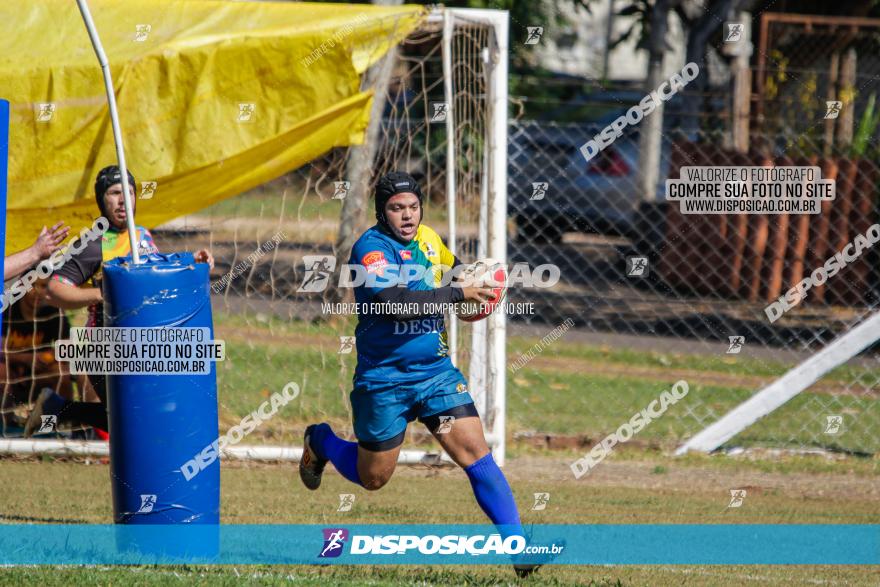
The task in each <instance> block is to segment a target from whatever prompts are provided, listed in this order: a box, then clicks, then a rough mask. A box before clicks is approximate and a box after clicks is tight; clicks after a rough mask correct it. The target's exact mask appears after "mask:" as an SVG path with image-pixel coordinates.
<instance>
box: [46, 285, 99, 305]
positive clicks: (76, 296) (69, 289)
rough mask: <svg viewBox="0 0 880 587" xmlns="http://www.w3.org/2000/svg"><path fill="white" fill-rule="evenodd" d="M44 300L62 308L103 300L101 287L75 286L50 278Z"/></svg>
mask: <svg viewBox="0 0 880 587" xmlns="http://www.w3.org/2000/svg"><path fill="white" fill-rule="evenodd" d="M46 301H47V302H48V303H49V305H51V306H55V307H56V308H61V309H62V310H75V309H77V308H84V307H86V306H90V305H92V304H97V303H100V302H103V301H104V298H103V296H102V295H101V289H100V288H97V287H83V288H80V287H77V286H75V285H70V284H67V283H64V282H62V281H57V280H55V279H52V280H51V281H49V287H47V288H46Z"/></svg>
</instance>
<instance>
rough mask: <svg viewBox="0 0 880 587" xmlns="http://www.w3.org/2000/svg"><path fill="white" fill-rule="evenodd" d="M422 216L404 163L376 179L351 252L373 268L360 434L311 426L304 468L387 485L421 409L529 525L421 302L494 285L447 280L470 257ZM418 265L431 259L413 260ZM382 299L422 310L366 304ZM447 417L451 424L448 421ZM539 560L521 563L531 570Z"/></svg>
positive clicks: (360, 292)
mask: <svg viewBox="0 0 880 587" xmlns="http://www.w3.org/2000/svg"><path fill="white" fill-rule="evenodd" d="M421 219H422V192H421V189H420V188H419V185H418V183H417V182H416V181H415V179H413V177H412V176H410V175H408V174H406V173H398V172H394V173H389V174H387V175H385V176H383V177H382V178H381V179H380V180H379V182H378V184H377V186H376V220H377V223H376V225H375V226H373V227H372V228H370V229H369V230H367V231H366V232H365V233H364V234H363V235H362V236H361V237H360V238H359V239H358V241H357V242H356V243H355V244H354V246H353V247H352V250H351V258H350V260H349V264H350V265H361V266H362V267H363V268H364V271H365V274H366V276H367V281H366V283H365V284H364V285H360V286H358V287H356V288H355V301H356V302H358V308H359V310H361V311H360V312H359V314H358V325H357V328H356V329H355V337H356V340H357V368H356V370H355V375H354V385H353V389H354V391H352V392H351V396H350V397H351V407H352V416H353V424H354V432H355V436H356V437H357V442H349V441H346V440H343V439H341V438H339V437H338V436H336V435H335V434H334V433H333V430H332V429H331V428H330V426H329V425H328V424H326V423H321V424H315V425H312V426H309V427H308V428H306V431H305V437H304V439H303V447H304V449H303V456H302V459H301V461H300V465H299V473H300V478H301V479H302V482H303V484H305V486H306V487H308V488H309V489H317V488H318V487H319V486H320V484H321V475H322V474H323V472H324V467H325V466H326V464H327V462H328V461H329V462H331V463H333V465H334V466H335V467H336V470H337V471H339V473H340V474H342V476H343V477H345V478H346V479H348V480H349V481H351V482H352V483H356V484H358V485H360V486H362V487H364V488H365V489H369V490H376V489H379V488H381V487H382V486H384V485H385V484H386V483H388V481H389V479H391V475H392V474H393V473H394V469H395V467H396V466H397V458H398V455H399V454H400V447H401V445H402V444H403V439H404V435H405V433H406V427H407V424H408V423H409V422H412V421H413V420H415V419H418V420H419V421H420V422H422V423H423V424H424V425H425V426H426V427H427V428H428V430H430V431H431V433H432V434H433V435H434V437H435V438H436V439H437V441H438V442H439V443H440V445H441V446H442V447H443V450H445V451H446V453H447V454H449V456H450V457H452V459H453V460H454V461H455V462H456V463H457V464H458V465H459V466H460V467H461V468H462V469H464V471H465V473H466V474H467V476H468V479H470V482H471V487H472V488H473V491H474V496H475V497H476V499H477V503H478V504H479V505H480V507H481V508H482V509H483V511H484V512H486V515H487V516H489V518H490V519H491V520H492V522H493V523H494V524H497V525H500V526H503V527H505V528H508V530H509V529H510V528H511V527H512V528H515V529H520V531H521V526H520V518H519V512H518V511H517V507H516V502H515V501H514V499H513V493H512V492H511V490H510V485H508V483H507V479H505V477H504V474H503V473H502V472H501V469H500V468H499V467H498V465H497V464H496V463H495V460H494V458H493V457H492V453H491V452H490V451H489V447H488V446H487V444H486V439H485V437H484V436H483V426H482V424H481V422H480V418H479V414H478V413H477V409H476V407H475V406H474V402H473V399H472V398H471V395H470V393H468V389H467V382H466V381H465V378H464V376H463V375H462V374H461V372H459V370H458V369H456V368H455V366H454V365H453V364H452V361H451V360H450V358H449V356H448V347H447V334H446V328H445V324H444V319H443V315H442V314H425V313H422V312H420V311H418V309H419V308H422V309H424V310H425V311H430V308H425V306H426V305H427V306H430V305H434V306H435V308H436V305H437V304H451V303H457V302H462V301H464V300H468V301H474V302H478V303H485V302H488V301H491V300H492V299H493V297H492V295H493V294H492V289H491V288H488V287H460V286H459V284H455V283H453V284H452V285H448V286H445V287H439V283H440V275H439V271H435V272H434V273H433V274H432V272H431V271H427V270H431V269H432V268H437V267H440V268H447V269H448V268H451V267H455V266H457V265H459V264H460V262H459V261H458V259H456V258H455V256H454V255H453V254H452V253H451V252H450V251H449V249H447V248H446V246H445V245H444V244H443V241H442V240H441V239H440V237H439V236H438V235H437V233H436V232H434V231H433V230H432V229H431V228H429V227H428V226H426V225H424V224H421ZM411 265H416V266H421V267H410V268H409V269H407V266H411ZM426 271H427V275H428V276H429V277H428V278H426V277H424V275H425V274H426ZM401 275H404V276H407V277H408V276H410V275H413V277H412V278H411V279H408V280H407V277H404V280H406V283H405V284H401V283H400V281H402V279H401V278H400V276H401ZM376 303H379V304H382V303H384V304H386V307H388V308H390V307H392V305H397V307H398V308H400V307H401V306H400V305H404V306H403V307H405V308H406V309H408V310H410V309H414V311H412V312H404V313H400V312H398V313H393V314H392V313H373V312H363V311H362V310H363V309H364V308H365V307H366V306H368V305H369V304H376ZM450 417H451V418H450ZM441 423H447V424H451V426H444V428H443V429H441ZM517 533H520V532H517ZM535 568H537V565H517V566H516V570H517V573H518V574H520V575H521V576H525V575H527V574H529V573H530V572H531V571H533V570H534V569H535Z"/></svg>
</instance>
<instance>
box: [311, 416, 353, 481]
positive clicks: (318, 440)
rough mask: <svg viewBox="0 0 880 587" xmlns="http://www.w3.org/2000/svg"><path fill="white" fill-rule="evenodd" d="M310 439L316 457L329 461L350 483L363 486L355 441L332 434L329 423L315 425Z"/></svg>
mask: <svg viewBox="0 0 880 587" xmlns="http://www.w3.org/2000/svg"><path fill="white" fill-rule="evenodd" d="M310 441H311V444H312V448H313V449H314V450H315V453H317V455H318V458H321V459H326V460H328V461H330V462H331V463H333V466H334V467H336V470H337V471H339V473H340V474H341V475H342V476H343V477H345V478H346V479H348V480H349V481H351V482H352V483H357V484H358V485H361V486H363V483H361V477H360V475H358V468H357V456H358V445H357V443H356V442H348V441H347V440H342V439H341V438H339V437H338V436H336V435H335V434H333V430H332V429H331V428H330V425H329V424H318V425H317V426H315V428H314V430H313V431H312V437H311V439H310Z"/></svg>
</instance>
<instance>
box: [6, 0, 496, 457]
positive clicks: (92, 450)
mask: <svg viewBox="0 0 880 587" xmlns="http://www.w3.org/2000/svg"><path fill="white" fill-rule="evenodd" d="M424 26H426V27H434V30H435V31H436V29H437V28H438V27H442V39H441V42H442V49H443V55H442V56H443V89H444V95H445V96H446V100H447V102H448V118H447V120H446V123H445V129H446V133H447V146H446V190H447V205H448V207H449V210H448V217H449V225H448V231H449V232H448V239H447V241H448V245H449V248H450V249H451V250H452V251H453V252H454V253H456V254H457V255H460V253H461V251H460V250H459V247H463V246H464V241H463V240H462V239H461V238H460V237H461V236H462V233H461V231H460V230H459V229H460V227H461V225H462V221H460V218H459V216H458V214H457V206H456V202H458V203H461V202H462V198H474V197H475V196H474V192H478V194H479V202H469V203H474V204H479V205H478V206H470V207H469V209H471V210H473V209H475V208H478V209H479V214H478V218H473V217H468V218H467V222H466V223H467V224H468V225H470V224H471V223H473V224H475V225H476V228H475V232H476V234H475V236H476V239H475V240H476V242H477V246H476V250H475V251H474V250H473V249H469V251H470V254H471V255H473V254H476V255H477V257H483V256H488V257H492V258H494V259H497V260H498V261H500V262H502V263H505V264H506V263H507V241H508V235H507V130H508V127H507V123H508V121H507V113H508V108H507V102H508V87H507V84H508V79H507V76H508V35H509V14H508V12H507V11H505V10H488V9H465V8H443V7H435V8H433V9H432V10H431V12H430V13H429V15H428V16H427V17H426V20H425V25H424ZM480 72H482V73H480ZM475 88H480V89H479V90H478V91H475ZM377 91H382V88H377ZM458 100H469V101H470V102H469V104H468V107H467V108H463V109H462V110H463V112H464V114H462V113H457V112H456V109H455V105H456V103H457V101H458ZM474 104H477V105H478V109H479V112H477V113H476V114H475V113H474V107H473V105H474ZM410 114H411V113H407V116H409V115H410ZM468 116H470V117H474V118H479V119H480V120H479V124H476V125H474V124H466V123H470V122H472V121H471V120H470V119H468V118H467V117H468ZM440 126H443V125H440ZM465 126H467V127H468V128H469V132H471V135H470V138H473V132H474V129H475V128H476V129H478V131H479V133H480V135H481V136H480V137H479V140H480V141H481V142H482V143H481V144H482V148H481V157H480V159H481V160H480V161H478V162H476V163H475V164H474V162H467V164H469V165H472V166H475V167H476V168H477V171H476V174H474V173H472V174H471V175H472V177H471V183H470V184H469V185H468V186H467V187H466V186H464V185H463V183H462V182H461V181H460V180H461V178H462V171H461V170H460V169H459V167H460V165H461V162H462V159H463V156H462V153H461V152H459V151H458V150H457V149H458V147H459V145H458V143H456V138H457V137H459V136H461V135H462V132H461V129H462V128H463V127H465ZM474 177H476V178H477V179H476V180H475V181H476V182H478V185H477V186H474V185H473V181H474ZM475 188H476V189H475ZM472 240H473V239H472ZM290 303H295V302H292V301H291V302H290ZM448 324H449V328H450V332H449V342H450V354H451V356H452V357H453V361H456V364H460V362H461V360H462V357H463V355H465V354H467V355H468V356H469V360H468V361H467V362H468V367H467V373H466V375H467V376H468V380H469V388H470V391H471V393H472V395H473V397H474V401H475V403H476V405H477V409H478V410H479V412H480V415H481V416H482V418H483V422H484V427H485V432H486V439H487V441H488V443H489V446H490V447H491V449H492V452H493V455H494V457H495V459H496V461H497V462H498V464H499V465H503V464H504V458H505V448H506V447H505V431H506V418H505V412H506V408H507V406H506V384H507V381H506V315H505V313H504V312H502V311H498V312H495V313H493V314H492V315H491V316H490V317H489V318H488V319H486V320H484V321H481V322H478V323H476V325H474V326H471V325H466V326H462V325H459V324H458V321H457V319H456V318H455V317H454V316H451V317H450V318H449V321H448ZM462 331H464V333H462ZM465 333H466V334H467V335H468V336H469V337H470V338H469V339H466V340H467V342H468V344H467V345H464V344H457V342H458V341H457V340H456V339H457V337H459V336H463V334H465ZM461 340H465V339H464V338H462V339H461ZM465 351H467V353H465ZM258 442H259V441H258ZM108 451H109V447H108V444H107V443H106V442H103V441H77V440H66V439H51V440H49V439H18V438H0V454H48V455H55V456H93V457H106V456H107V455H108ZM301 455H302V447H296V446H269V445H262V444H260V445H237V446H229V447H227V448H226V449H224V450H223V451H222V453H221V458H224V459H248V460H266V461H297V460H299V458H300V456H301ZM399 462H400V463H402V464H415V463H422V464H440V463H451V462H452V461H451V460H450V459H449V458H448V456H446V455H445V454H438V453H436V452H428V451H425V450H403V451H401V455H400V460H399Z"/></svg>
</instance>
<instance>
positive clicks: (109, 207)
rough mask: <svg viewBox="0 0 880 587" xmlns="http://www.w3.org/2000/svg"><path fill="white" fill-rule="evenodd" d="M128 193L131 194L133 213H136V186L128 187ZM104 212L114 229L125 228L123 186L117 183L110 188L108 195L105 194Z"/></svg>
mask: <svg viewBox="0 0 880 587" xmlns="http://www.w3.org/2000/svg"><path fill="white" fill-rule="evenodd" d="M128 193H129V194H131V205H132V212H134V203H135V197H134V186H133V185H130V186H128ZM104 210H106V211H107V215H108V218H107V220H109V221H110V224H112V225H113V226H114V228H120V229H121V228H125V199H124V198H123V197H122V184H121V183H116V184H113V185H111V186H110V189H108V190H107V193H105V194H104Z"/></svg>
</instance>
